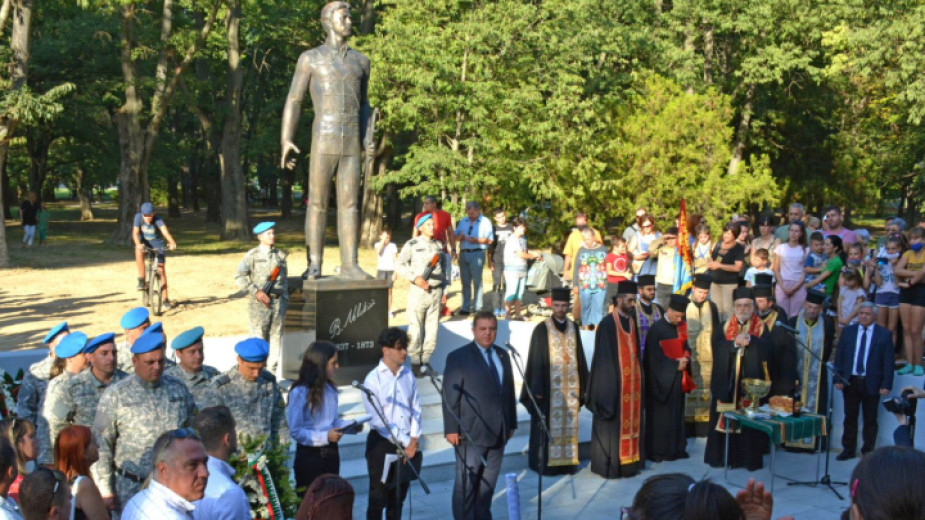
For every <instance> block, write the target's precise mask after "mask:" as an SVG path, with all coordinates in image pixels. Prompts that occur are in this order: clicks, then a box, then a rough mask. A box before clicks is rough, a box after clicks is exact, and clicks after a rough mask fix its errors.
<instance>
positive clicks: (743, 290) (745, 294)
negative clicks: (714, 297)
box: [732, 287, 755, 301]
mask: <svg viewBox="0 0 925 520" xmlns="http://www.w3.org/2000/svg"><path fill="white" fill-rule="evenodd" d="M743 298H748V299H749V300H754V299H755V295H754V294H753V293H752V290H751V288H750V287H736V290H735V291H734V292H733V293H732V300H733V301H735V300H741V299H743Z"/></svg>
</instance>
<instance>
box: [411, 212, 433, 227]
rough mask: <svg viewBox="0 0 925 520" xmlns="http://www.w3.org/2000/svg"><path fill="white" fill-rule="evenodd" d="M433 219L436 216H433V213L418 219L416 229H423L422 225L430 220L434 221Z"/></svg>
mask: <svg viewBox="0 0 925 520" xmlns="http://www.w3.org/2000/svg"><path fill="white" fill-rule="evenodd" d="M432 218H434V214H433V213H428V214H426V215H424V216H423V217H421V218H419V219H418V223H417V224H415V226H414V227H421V224H423V223H425V222H427V221H428V220H430V219H432Z"/></svg>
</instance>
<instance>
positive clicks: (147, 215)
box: [132, 202, 177, 309]
mask: <svg viewBox="0 0 925 520" xmlns="http://www.w3.org/2000/svg"><path fill="white" fill-rule="evenodd" d="M165 240H166V243H165ZM132 241H134V242H135V265H137V266H138V290H139V291H143V290H145V248H146V247H147V248H149V249H156V250H157V273H158V274H159V275H160V277H161V297H162V299H163V301H164V303H163V307H164V308H165V309H169V308H170V307H171V305H170V300H169V299H167V270H166V269H165V267H164V261H165V260H166V257H165V255H164V249H165V245H166V249H170V250H174V249H176V248H177V243H176V242H174V240H173V237H172V236H171V235H170V231H168V230H167V224H165V223H164V219H162V218H161V217H160V215H158V214H156V213H155V212H154V204H151V203H150V202H145V203H144V204H142V205H141V212H140V213H136V214H135V224H134V225H133V226H132Z"/></svg>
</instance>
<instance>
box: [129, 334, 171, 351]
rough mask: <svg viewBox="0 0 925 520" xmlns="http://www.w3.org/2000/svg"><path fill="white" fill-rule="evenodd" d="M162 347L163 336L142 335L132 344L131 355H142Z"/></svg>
mask: <svg viewBox="0 0 925 520" xmlns="http://www.w3.org/2000/svg"><path fill="white" fill-rule="evenodd" d="M163 346H164V336H161V335H160V334H142V335H141V336H138V339H136V340H135V343H132V348H131V351H132V354H144V353H145V352H151V351H152V350H155V349H159V348H161V347H163Z"/></svg>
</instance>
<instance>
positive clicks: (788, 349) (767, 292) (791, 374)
mask: <svg viewBox="0 0 925 520" xmlns="http://www.w3.org/2000/svg"><path fill="white" fill-rule="evenodd" d="M767 276H770V275H767ZM756 278H757V277H756ZM752 294H754V296H755V312H756V314H758V317H759V318H761V321H762V322H763V323H764V334H762V336H761V338H762V339H764V340H766V341H767V342H768V344H769V345H770V347H771V353H770V356H771V360H770V362H769V363H768V365H769V366H771V367H774V371H773V372H771V381H773V382H774V383H773V384H772V385H771V390H770V392H769V393H768V395H769V396H775V395H785V396H789V395H791V394H792V393H793V390H794V389H795V388H796V381H797V352H796V348H797V347H796V341H795V340H794V338H793V334H792V333H791V332H788V331H786V330H784V329H782V328H780V327H778V326H777V322H781V323H787V322H788V321H789V319H788V317H787V313H786V312H784V309H782V308H781V307H780V306H779V305H777V304H776V303H775V301H774V291H773V290H772V289H771V285H770V284H767V285H763V284H761V285H755V286H754V287H752Z"/></svg>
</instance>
